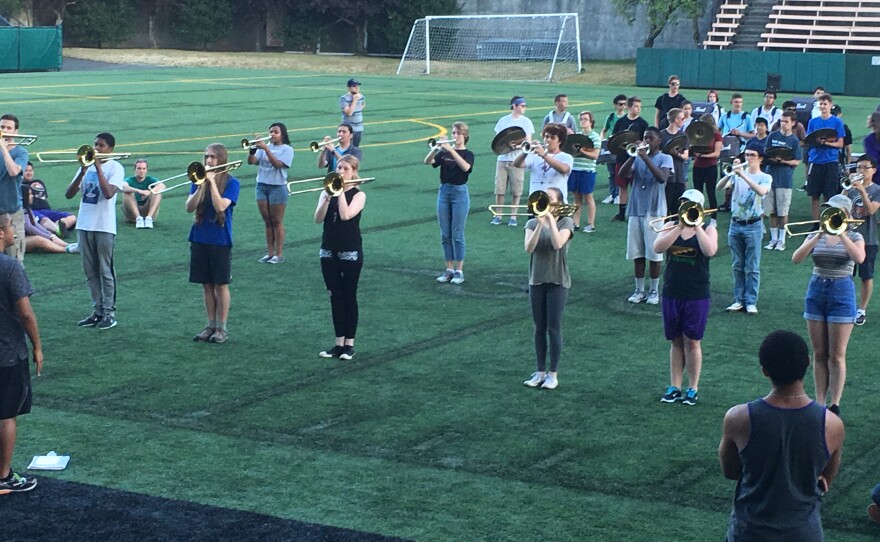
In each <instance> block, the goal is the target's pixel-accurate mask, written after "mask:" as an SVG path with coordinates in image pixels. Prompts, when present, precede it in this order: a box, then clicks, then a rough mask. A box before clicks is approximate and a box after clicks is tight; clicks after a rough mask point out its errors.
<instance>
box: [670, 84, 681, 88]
mask: <svg viewBox="0 0 880 542" xmlns="http://www.w3.org/2000/svg"><path fill="white" fill-rule="evenodd" d="M669 86H670V87H680V86H681V83H669Z"/></svg>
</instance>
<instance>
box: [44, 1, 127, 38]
mask: <svg viewBox="0 0 880 542" xmlns="http://www.w3.org/2000/svg"><path fill="white" fill-rule="evenodd" d="M60 7H61V10H60V11H59V10H54V11H55V13H56V14H58V17H63V20H64V37H65V38H66V39H69V40H70V41H72V42H74V43H78V44H84V45H96V46H97V47H99V48H100V47H103V46H104V45H105V44H112V43H119V42H121V41H124V40H125V39H126V38H128V34H129V32H130V31H131V28H132V26H133V25H134V21H135V10H134V6H133V5H132V2H131V0H89V1H88V2H81V3H79V4H74V3H69V2H68V3H62V4H61V6H60ZM65 8H66V10H67V11H66V15H65V14H64V13H65V11H64V10H65ZM59 23H60V21H59Z"/></svg>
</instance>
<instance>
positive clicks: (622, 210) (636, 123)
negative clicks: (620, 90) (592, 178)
mask: <svg viewBox="0 0 880 542" xmlns="http://www.w3.org/2000/svg"><path fill="white" fill-rule="evenodd" d="M626 107H627V112H626V116H625V117H623V118H621V119H619V120H618V121H617V122H616V123H615V124H614V131H613V132H612V136H615V135H617V134H619V133H621V132H635V133H637V134H639V135H641V134H644V133H645V130H647V129H648V123H647V122H646V121H645V119H643V118H642V117H640V116H639V115H641V113H642V99H641V98H639V97H638V96H630V97H629V98H628V99H627V100H626ZM628 159H629V156H628V155H627V154H626V151H625V150H621V151H620V152H619V153H618V154H617V163H616V164H615V170H614V181H615V182H616V183H617V187H618V188H619V189H620V203H619V204H618V211H617V214H616V215H614V218H612V219H611V220H612V221H618V222H625V221H626V217H627V216H628V215H627V213H626V204H627V201H628V200H629V192H628V186H629V182H630V180H629V179H628V178H626V177H624V176H623V175H621V174H620V170H621V169H622V168H623V165H624V164H625V163H626V161H627V160H628ZM658 272H659V269H658Z"/></svg>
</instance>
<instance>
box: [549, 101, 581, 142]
mask: <svg viewBox="0 0 880 542" xmlns="http://www.w3.org/2000/svg"><path fill="white" fill-rule="evenodd" d="M553 103H554V105H555V106H556V107H555V108H554V109H553V110H552V111H550V112H549V113H547V115H545V116H544V122H543V123H542V124H541V129H543V128H544V127H545V126H547V125H548V124H550V123H553V124H561V125H563V126H565V129H566V130H568V133H569V134H573V133H575V132H576V131H577V123H575V121H574V117H573V116H572V114H571V113H569V112H568V96H566V95H565V94H557V95H556V97H555V98H553Z"/></svg>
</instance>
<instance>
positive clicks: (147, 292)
mask: <svg viewBox="0 0 880 542" xmlns="http://www.w3.org/2000/svg"><path fill="white" fill-rule="evenodd" d="M347 78H348V77H347V76H340V75H334V76H332V77H329V76H322V75H318V74H307V73H290V72H272V71H256V70H253V71H251V70H223V69H149V70H120V71H104V72H71V73H41V74H5V75H4V78H3V82H2V83H0V91H2V94H0V105H2V108H0V109H2V110H3V111H10V112H13V113H16V114H17V115H18V116H19V117H20V118H21V120H22V126H21V132H22V133H27V134H37V135H39V137H40V139H39V141H38V143H37V144H36V145H34V146H33V147H31V149H32V151H34V152H36V151H41V150H42V151H48V150H64V149H75V148H76V147H78V146H80V145H82V144H84V143H91V142H92V141H93V139H94V135H95V134H96V133H98V132H100V131H105V130H106V131H110V132H112V133H113V134H114V135H115V136H116V139H117V147H116V150H117V151H125V152H131V153H132V154H133V157H132V158H136V157H140V156H146V157H147V158H149V160H150V166H151V168H150V174H152V175H155V176H157V177H160V178H161V177H167V176H170V175H173V174H176V173H180V172H183V171H184V170H185V168H186V165H187V164H188V163H189V162H190V161H191V160H197V159H200V156H201V153H202V151H203V150H204V147H205V146H206V145H207V144H209V143H212V142H215V141H219V142H223V143H225V144H226V145H227V146H228V147H230V148H233V149H235V150H234V151H233V152H232V153H231V154H230V156H231V157H232V158H244V157H245V152H244V151H241V150H240V149H239V148H238V142H239V140H240V139H241V138H242V137H246V136H249V135H252V134H253V133H254V132H255V131H264V130H265V129H266V128H267V127H268V125H269V123H271V122H273V121H276V120H280V121H283V122H285V123H286V124H287V126H288V128H289V130H290V136H291V139H292V141H293V147H294V149H295V150H296V157H295V159H294V164H293V166H292V168H291V175H292V176H293V177H299V178H304V177H313V176H317V175H322V171H321V170H319V169H317V168H316V165H315V162H316V155H314V154H312V153H311V152H309V150H308V143H309V142H310V141H312V140H316V139H320V138H321V137H323V136H324V135H327V134H334V133H335V126H336V124H337V123H338V121H339V113H338V108H337V99H338V97H339V95H340V94H342V93H343V92H344V91H345V84H344V83H345V80H346V79H347ZM361 81H362V87H361V90H362V92H363V93H364V94H365V96H366V100H367V109H366V111H365V119H366V123H367V124H366V132H365V136H364V140H363V144H362V146H363V151H364V158H365V159H364V161H363V164H362V167H361V174H362V175H363V176H370V177H372V176H375V177H377V181H376V182H375V183H373V184H370V185H367V186H366V187H365V191H366V193H367V206H366V209H365V211H364V215H363V221H362V227H363V231H364V252H365V267H364V272H363V274H362V278H361V284H360V306H361V326H360V330H359V333H358V340H357V352H358V354H357V356H356V357H355V359H354V360H352V361H350V362H340V361H337V360H331V361H327V360H323V359H319V358H318V356H317V353H318V352H319V351H320V350H322V349H325V348H327V347H329V346H330V345H331V344H332V341H333V330H332V326H331V321H330V310H329V303H328V301H327V294H326V292H325V291H324V286H323V282H322V279H321V274H320V269H319V265H318V259H317V251H318V246H319V241H320V235H321V228H320V226H319V225H316V224H314V222H313V220H312V215H313V212H314V206H315V202H316V200H317V198H316V197H315V195H314V194H309V195H306V196H294V197H292V198H291V201H290V203H289V206H288V210H287V216H286V221H285V222H286V227H287V249H286V251H285V257H286V259H287V263H285V264H283V265H276V266H270V265H261V264H258V263H256V260H257V258H259V257H260V256H261V255H262V254H263V253H264V247H265V243H264V234H263V226H262V221H261V220H260V218H259V215H258V212H257V209H256V205H255V204H254V202H253V197H254V196H253V187H254V184H255V174H256V167H252V166H244V167H243V168H242V169H241V170H239V171H238V172H237V173H238V175H237V176H238V177H239V178H240V179H241V181H242V192H241V198H240V200H239V202H238V205H237V207H236V211H235V215H234V216H235V219H234V235H235V249H234V252H233V258H234V261H233V277H234V279H233V280H234V282H233V285H232V287H231V291H232V310H231V314H230V322H229V332H230V340H229V342H228V343H226V344H225V345H223V346H219V345H213V344H204V343H194V342H193V341H192V340H191V337H192V335H193V334H194V333H196V332H198V331H199V330H200V329H201V328H202V327H203V326H204V320H205V316H204V310H203V307H202V296H201V288H200V287H199V286H197V285H193V284H189V283H188V282H187V270H188V257H189V248H188V243H187V241H186V239H187V235H188V230H189V226H190V223H191V220H192V216H191V215H187V214H186V213H185V212H184V199H185V190H184V189H180V190H179V191H177V192H171V193H169V194H168V195H167V197H166V199H165V201H164V202H163V205H162V210H161V213H160V214H159V217H158V220H157V224H156V228H155V229H154V230H140V231H136V230H135V229H134V228H133V227H132V226H126V225H121V224H120V228H119V235H118V240H117V252H116V259H115V262H116V268H117V273H118V311H117V316H118V319H119V322H120V323H119V326H118V327H116V328H115V329H112V330H109V331H106V332H105V331H101V332H99V331H97V330H94V329H80V328H77V327H76V326H75V325H74V324H75V322H76V321H77V320H79V319H80V318H82V317H84V316H86V315H87V314H88V313H89V310H90V301H89V296H88V290H87V288H86V285H85V280H84V277H83V274H82V269H81V265H80V261H79V258H78V257H76V256H70V255H63V254H62V255H51V256H49V255H28V256H27V259H26V265H27V270H28V273H29V275H30V278H31V281H32V282H33V284H34V286H35V288H36V290H37V294H36V295H35V296H34V298H33V303H34V306H35V310H36V312H37V315H38V318H39V322H40V327H41V331H42V336H43V340H44V344H45V355H46V365H45V371H44V376H43V377H42V378H40V379H39V380H37V381H36V384H35V394H36V395H35V408H34V412H33V413H32V414H31V415H29V416H25V417H22V418H21V419H20V430H19V434H20V437H19V443H18V448H17V456H16V461H15V466H16V467H17V468H18V469H22V468H23V467H24V466H25V464H26V462H27V461H29V458H30V456H32V455H34V454H37V453H45V452H47V451H49V450H57V451H58V452H59V453H62V452H63V453H69V454H70V455H71V456H72V459H71V463H70V467H69V468H68V469H67V470H66V471H64V472H60V473H52V474H45V475H44V476H52V477H57V478H60V479H66V480H74V481H80V482H86V483H90V484H97V485H101V486H107V487H112V488H119V489H125V490H130V491H134V492H140V493H146V494H150V495H159V496H164V497H171V498H178V499H185V500H191V501H196V502H199V503H205V504H210V505H217V506H225V507H231V508H236V509H241V510H248V511H256V512H262V513H266V514H272V515H277V516H280V517H285V518H294V519H299V520H304V521H309V522H316V523H324V524H330V525H336V526H342V527H347V528H352V529H358V530H364V531H373V532H378V533H383V534H387V535H394V536H399V537H404V538H411V539H416V540H449V541H470V540H517V541H519V540H577V541H583V540H633V541H653V540H661V539H663V540H666V539H675V540H681V541H705V540H720V539H721V538H722V537H723V533H724V532H725V529H726V522H727V517H728V514H729V510H730V503H731V499H732V495H733V490H734V485H735V484H734V482H731V481H728V480H725V479H724V478H723V477H722V475H721V472H720V468H719V466H718V460H717V451H716V450H717V445H718V440H719V437H720V431H721V420H722V417H723V415H724V412H725V411H726V410H727V408H729V407H730V406H731V405H733V404H735V403H738V402H744V401H747V400H750V399H753V398H755V397H757V396H759V395H761V394H763V393H765V392H766V390H768V389H769V386H768V383H767V381H766V380H765V379H764V378H763V377H762V376H761V374H760V371H759V368H758V365H757V360H756V358H757V349H758V344H759V342H760V340H761V339H762V338H763V337H764V336H765V335H766V334H767V333H768V332H769V331H771V330H773V329H777V328H787V329H793V330H795V331H798V332H799V333H801V334H802V335H803V336H804V337H806V325H805V323H804V321H803V320H802V318H801V316H800V315H801V312H802V307H803V296H804V291H805V289H806V284H807V281H808V277H809V275H810V272H811V265H809V264H802V265H799V266H794V265H793V264H791V262H790V256H791V251H792V250H793V248H794V247H795V246H796V245H797V243H796V242H795V241H791V242H790V243H789V250H788V251H787V252H785V253H777V252H773V253H767V252H764V254H763V262H762V285H761V298H760V302H759V308H760V310H761V313H760V314H759V315H758V316H756V317H746V316H745V315H743V314H736V315H728V314H725V313H724V312H723V308H724V307H725V306H726V305H727V304H728V303H730V301H731V291H732V278H731V273H730V256H729V251H728V250H727V243H726V232H727V220H728V216H727V215H721V218H720V221H721V224H720V232H719V233H720V235H719V238H720V242H719V253H718V256H717V257H716V258H714V259H713V262H712V292H713V309H712V313H711V315H710V319H709V326H708V331H707V335H706V337H705V340H704V342H703V351H704V365H703V375H702V382H701V384H702V385H701V388H700V404H699V405H698V406H696V407H694V408H688V407H684V406H682V405H680V404H675V405H665V404H661V403H659V401H658V399H659V396H660V394H661V393H662V391H663V390H664V388H665V386H666V385H667V381H668V343H667V342H666V341H665V340H664V338H663V332H662V321H661V315H660V309H659V308H658V307H650V306H646V305H639V306H632V305H629V304H627V303H626V298H627V296H629V294H630V293H631V291H632V286H633V285H632V266H631V264H630V263H629V262H627V261H626V260H625V259H624V252H625V228H624V227H623V225H621V224H620V223H615V224H612V223H611V222H610V218H611V215H612V212H613V211H616V207H614V208H612V207H613V206H611V205H598V208H599V209H598V218H597V230H598V231H597V232H596V233H595V234H593V235H590V236H587V235H582V234H580V233H578V234H577V235H576V236H575V240H574V242H573V244H572V246H571V249H570V252H569V259H570V260H569V261H570V266H571V271H572V282H573V287H572V290H571V293H570V297H569V304H568V307H567V309H566V323H565V334H566V335H565V337H566V339H565V351H564V353H563V361H562V363H561V364H560V373H559V375H560V386H559V388H558V389H557V390H555V391H552V392H540V391H536V390H532V389H527V388H524V387H523V386H522V381H523V380H524V379H525V378H527V377H528V376H529V374H530V373H531V372H532V370H533V364H534V362H533V346H532V322H531V317H530V312H529V307H528V300H527V296H526V294H525V292H524V287H525V286H526V282H527V269H528V257H527V255H526V254H525V252H524V251H523V249H522V237H523V235H522V231H521V229H513V228H508V227H493V226H490V225H489V220H490V215H489V213H488V211H486V209H485V206H486V205H488V204H489V203H491V202H492V201H491V200H492V186H493V175H494V160H495V156H494V155H493V154H492V153H491V151H490V149H489V142H490V141H491V138H492V136H493V131H492V129H493V126H494V124H495V122H496V120H497V119H498V118H499V117H501V116H502V115H505V114H506V113H507V112H508V107H507V103H508V101H509V99H510V97H511V96H512V95H514V94H523V95H525V96H526V97H527V99H528V103H529V112H528V116H529V117H530V118H531V119H532V120H533V122H535V124H536V125H540V121H541V119H542V117H543V115H545V114H546V113H547V111H548V110H549V109H551V108H552V102H553V95H554V94H557V93H559V92H566V93H567V94H568V95H569V99H570V103H571V107H570V109H571V110H572V111H573V112H576V111H579V110H583V109H588V110H591V111H593V112H594V113H596V114H597V117H599V118H604V116H605V115H607V113H608V112H609V111H610V109H611V105H610V103H611V98H612V97H613V96H614V95H615V94H617V93H618V92H625V93H628V94H629V93H636V94H638V95H640V96H643V98H644V101H645V108H644V112H643V116H644V118H646V119H653V113H654V110H653V107H652V105H653V102H654V99H655V98H656V96H657V95H659V94H660V93H661V92H662V90H660V89H645V88H638V89H634V88H626V89H624V88H611V87H598V86H580V85H569V86H566V85H559V86H557V85H547V84H516V83H493V82H468V81H448V80H433V79H419V78H397V77H393V76H389V77H378V76H370V77H363V78H361ZM682 92H683V94H685V95H686V96H690V97H692V98H702V97H703V96H705V91H694V90H692V89H688V88H684V89H683V90H682ZM729 94H730V93H727V92H723V93H722V102H726V101H727V99H728V98H729ZM787 97H788V96H786V95H781V96H780V100H779V103H781V102H782V99H783V98H787ZM758 103H759V96H758V95H757V94H755V93H748V94H746V108H747V109H748V110H751V109H752V108H753V107H755V106H756V105H758ZM837 103H839V104H840V105H841V106H842V107H843V109H844V114H845V117H844V118H845V120H846V121H847V122H848V123H849V125H850V127H851V128H852V130H853V132H854V134H855V135H856V139H857V143H856V145H855V148H854V151H855V152H860V151H861V137H862V136H863V135H864V134H865V133H866V129H865V128H864V119H865V116H866V115H867V114H868V113H869V112H870V111H871V110H873V109H874V107H875V105H876V104H875V103H874V102H872V101H870V100H866V99H856V98H847V97H840V98H839V99H838V100H837ZM457 120H461V121H465V122H467V123H468V124H469V125H470V127H471V139H470V148H471V149H472V150H474V152H475V154H476V156H477V163H476V166H475V169H474V172H473V174H472V175H471V180H470V183H469V186H470V194H471V202H472V209H471V217H470V220H469V223H468V227H467V250H468V253H467V258H466V263H465V277H466V282H465V283H464V284H463V285H461V286H457V287H456V286H452V285H440V284H437V283H436V282H435V281H434V277H435V276H436V275H437V274H438V273H439V272H440V271H442V266H443V262H442V261H441V260H442V251H441V248H440V243H439V234H438V228H437V225H436V217H435V205H436V188H437V185H438V175H437V172H436V171H435V170H433V169H432V168H429V167H426V166H424V165H422V159H423V158H424V156H425V154H426V152H427V150H428V147H427V145H426V144H425V140H426V139H427V138H429V137H436V136H438V135H440V134H441V133H443V131H444V130H447V129H448V127H449V126H450V125H451V124H452V122H454V121H457ZM123 163H124V164H125V166H126V174H127V175H130V174H133V165H132V164H133V159H132V160H127V161H124V162H123ZM74 173H75V167H73V166H70V165H52V166H49V165H45V166H40V165H39V164H38V165H37V175H36V177H37V178H42V179H43V180H45V181H47V184H48V187H49V193H50V201H51V202H52V203H53V204H54V206H55V207H56V208H57V207H60V208H68V209H71V208H75V205H74V204H73V203H71V202H68V201H66V200H64V198H63V192H64V187H65V186H66V184H67V182H68V181H69V180H70V178H71V177H72V176H73V175H74ZM599 179H600V180H599V183H598V185H597V191H596V194H597V196H598V198H597V199H602V198H603V197H604V196H605V195H606V193H607V192H606V188H605V181H606V176H605V175H604V174H603V173H600V176H599ZM802 179H803V168H799V169H798V173H797V176H796V179H795V185H796V186H800V184H801V182H802ZM794 200H795V201H794V210H793V212H792V219H793V220H798V219H805V218H806V215H807V214H808V209H809V202H808V200H807V197H806V196H805V195H804V194H803V193H801V192H795V196H794ZM74 201H76V200H74ZM121 215H122V213H121V209H120V210H119V211H118V217H119V218H120V220H121ZM876 307H878V301H877V300H875V301H874V302H873V307H872V308H871V309H870V310H869V311H868V316H869V320H868V323H867V324H866V325H865V326H863V327H860V328H856V329H855V331H854V332H853V338H852V340H851V342H850V348H849V355H848V362H849V363H848V365H849V375H848V376H849V379H848V382H847V387H846V391H845V394H844V401H843V405H842V408H843V415H844V420H845V422H846V423H847V439H846V444H845V446H844V455H843V465H842V469H841V473H840V476H839V478H838V479H837V481H836V483H835V484H834V486H833V487H832V489H831V491H830V493H829V494H828V496H827V497H826V499H825V507H824V514H823V515H824V522H825V527H826V533H827V535H828V536H827V537H828V539H829V540H834V541H867V540H872V539H874V536H876V534H877V532H878V529H877V526H876V525H874V524H871V523H870V520H868V519H867V516H866V515H865V507H866V506H867V504H868V502H869V498H868V494H869V491H870V489H871V487H873V485H874V484H875V483H877V482H878V481H880V467H878V465H877V458H878V457H880V444H878V441H877V438H876V435H877V433H876V431H877V425H876V413H877V412H878V411H880V393H878V391H880V384H878V382H880V368H878V366H877V364H876V361H877V355H876V348H877V346H878V344H880V343H878V341H877V339H876V329H877V326H878V325H880V316H878V315H880V309H878V308H876ZM871 352H874V354H871ZM808 389H809V390H812V378H811V377H810V378H808ZM871 435H874V436H873V437H872V436H871ZM37 491H39V488H38V489H37Z"/></svg>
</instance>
